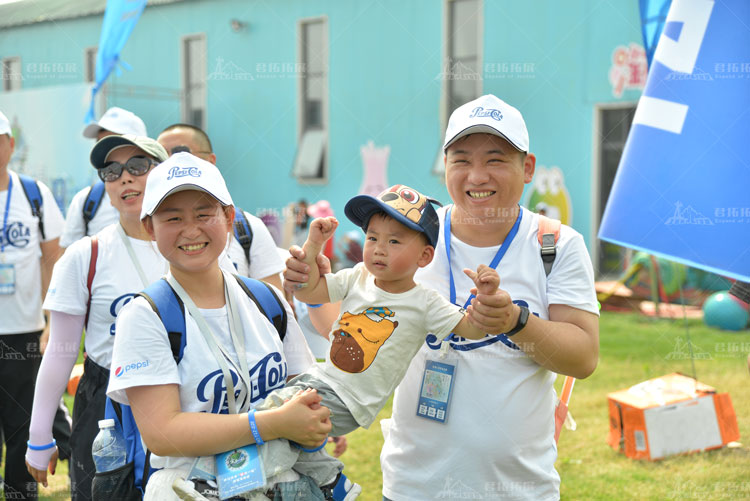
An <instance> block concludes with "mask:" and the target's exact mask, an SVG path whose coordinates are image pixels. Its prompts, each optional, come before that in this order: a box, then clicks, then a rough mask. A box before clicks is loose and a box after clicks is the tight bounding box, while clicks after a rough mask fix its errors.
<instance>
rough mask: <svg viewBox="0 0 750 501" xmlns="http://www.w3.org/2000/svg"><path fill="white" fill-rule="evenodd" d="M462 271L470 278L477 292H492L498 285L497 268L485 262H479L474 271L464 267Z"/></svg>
mask: <svg viewBox="0 0 750 501" xmlns="http://www.w3.org/2000/svg"><path fill="white" fill-rule="evenodd" d="M464 273H466V275H467V276H468V277H469V278H471V279H472V281H473V282H474V285H475V286H476V289H477V292H478V294H487V295H489V294H494V293H495V291H497V288H498V287H499V286H500V275H498V274H497V270H495V269H494V268H490V267H489V266H487V265H485V264H480V265H479V267H478V268H477V271H476V272H475V271H473V270H470V269H468V268H465V269H464Z"/></svg>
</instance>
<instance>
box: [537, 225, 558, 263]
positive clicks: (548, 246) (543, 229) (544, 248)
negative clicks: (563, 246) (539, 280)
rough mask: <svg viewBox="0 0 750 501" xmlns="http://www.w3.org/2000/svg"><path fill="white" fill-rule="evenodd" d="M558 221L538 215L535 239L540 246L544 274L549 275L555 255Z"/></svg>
mask: <svg viewBox="0 0 750 501" xmlns="http://www.w3.org/2000/svg"><path fill="white" fill-rule="evenodd" d="M560 224H561V223H560V221H558V220H557V219H550V218H548V217H546V216H542V215H539V230H538V232H537V240H538V241H539V246H540V247H541V250H540V253H541V255H542V264H543V265H544V274H545V275H547V276H549V274H550V272H551V271H552V265H553V264H555V258H556V257H557V239H558V238H560Z"/></svg>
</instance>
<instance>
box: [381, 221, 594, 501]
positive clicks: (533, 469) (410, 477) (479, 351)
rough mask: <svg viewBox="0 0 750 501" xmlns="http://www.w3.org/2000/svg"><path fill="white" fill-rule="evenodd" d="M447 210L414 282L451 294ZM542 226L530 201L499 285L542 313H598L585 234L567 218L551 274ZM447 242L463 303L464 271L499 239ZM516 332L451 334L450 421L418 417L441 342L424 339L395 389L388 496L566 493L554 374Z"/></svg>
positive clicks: (387, 451) (387, 453)
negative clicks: (520, 344) (559, 467)
mask: <svg viewBox="0 0 750 501" xmlns="http://www.w3.org/2000/svg"><path fill="white" fill-rule="evenodd" d="M445 212H446V208H442V209H440V210H439V211H438V214H439V217H440V223H441V233H440V239H439V244H438V247H437V249H436V252H435V258H434V259H433V261H432V263H430V265H428V266H427V267H426V268H424V269H421V270H419V271H418V272H417V276H416V280H417V281H419V282H420V283H421V284H422V285H424V286H425V287H429V288H432V289H434V290H436V291H438V292H439V293H441V294H443V295H444V296H446V297H448V296H449V287H450V285H449V277H448V275H447V273H446V270H447V269H448V261H447V258H446V251H445V244H444V233H443V230H444V227H443V222H444V218H445ZM537 230H538V218H537V215H536V214H534V213H532V212H529V211H527V210H525V209H524V210H523V217H522V219H521V224H520V228H519V231H518V234H517V235H516V237H515V239H514V240H513V241H512V243H511V244H510V246H509V247H508V250H507V253H506V254H505V256H504V257H503V259H502V260H501V262H500V264H499V265H498V267H497V271H498V274H499V275H500V288H501V289H503V290H505V291H507V292H508V293H509V294H510V297H511V298H512V299H513V301H514V302H517V303H522V304H526V305H527V306H528V308H529V310H530V311H531V312H532V313H533V314H536V315H538V316H539V317H540V318H542V319H548V308H549V305H550V304H565V305H569V306H572V307H574V308H578V309H581V310H585V311H588V312H591V313H595V314H598V308H597V304H596V295H595V292H594V273H593V267H592V265H591V260H590V258H589V255H588V252H587V250H586V247H585V244H584V242H583V238H582V237H581V235H580V234H578V233H577V232H575V231H574V230H573V229H572V228H569V227H567V226H562V228H561V231H560V238H559V240H558V242H557V257H556V259H555V262H554V265H553V268H552V271H551V273H550V275H549V277H546V276H545V273H544V267H543V264H542V260H541V257H540V246H539V243H538V241H537ZM450 246H451V259H450V267H451V270H452V274H453V278H454V280H455V283H456V291H457V303H458V304H460V305H462V306H463V304H464V302H465V301H466V299H467V297H468V295H469V289H471V287H473V282H471V280H470V279H469V278H468V277H467V276H466V275H464V273H463V272H462V269H463V268H472V269H476V267H477V266H478V265H479V264H489V263H490V262H491V260H492V258H493V257H494V256H495V253H496V252H497V250H498V249H499V247H500V246H494V247H486V248H477V247H472V246H469V245H467V244H465V243H463V242H461V241H460V240H458V239H457V238H456V237H453V238H451V240H450ZM512 339H513V338H510V339H509V338H505V337H504V336H488V337H487V338H485V339H483V340H479V341H474V340H470V339H466V340H454V339H453V338H450V340H446V342H448V341H450V342H451V346H452V349H451V350H449V357H451V358H452V359H454V360H458V365H457V368H456V378H455V383H454V384H455V386H454V390H453V395H452V397H451V403H450V407H449V410H448V417H447V421H446V422H445V424H440V423H438V422H435V421H432V420H429V419H424V418H421V417H418V416H417V401H418V397H419V389H420V385H421V383H422V375H423V374H424V367H425V362H426V360H427V359H428V358H433V359H434V357H435V356H436V355H437V353H438V348H439V344H440V343H438V342H437V341H436V340H435V339H434V338H429V339H428V341H427V342H426V343H424V344H422V347H421V348H420V350H419V353H417V356H416V357H415V358H414V360H413V361H412V363H411V365H410V367H409V369H408V371H407V373H406V376H405V377H404V379H403V381H402V382H401V384H400V385H399V387H398V388H397V389H396V393H395V396H394V401H393V419H392V421H391V423H390V429H389V432H388V436H387V438H386V441H385V444H384V446H383V450H382V452H381V457H380V459H381V468H382V470H383V495H385V496H386V497H388V498H390V499H393V500H394V501H401V500H407V499H408V500H433V499H440V498H445V499H456V498H461V499H464V498H465V499H469V498H472V497H473V498H476V499H485V498H487V499H492V498H501V499H528V500H532V499H533V500H541V499H557V498H559V495H560V494H559V484H560V477H559V475H558V474H557V471H555V468H554V463H555V460H556V458H557V447H556V444H555V441H554V436H553V433H554V415H553V413H554V406H555V402H556V396H555V392H554V389H553V387H552V383H553V382H554V380H555V377H556V375H555V374H554V373H552V372H550V371H548V370H547V369H544V368H542V367H541V366H539V365H538V364H537V363H536V362H534V361H533V360H532V359H531V358H529V357H528V356H527V355H526V354H525V353H524V352H523V351H521V350H519V349H517V347H515V345H514V344H513V343H512ZM525 348H527V349H533V347H525Z"/></svg>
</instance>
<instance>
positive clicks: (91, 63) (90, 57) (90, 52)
mask: <svg viewBox="0 0 750 501" xmlns="http://www.w3.org/2000/svg"><path fill="white" fill-rule="evenodd" d="M98 52H99V48H98V47H86V49H85V50H84V51H83V78H84V79H85V81H86V82H88V83H94V82H96V55H97V53H98Z"/></svg>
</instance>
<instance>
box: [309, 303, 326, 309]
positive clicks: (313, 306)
mask: <svg viewBox="0 0 750 501" xmlns="http://www.w3.org/2000/svg"><path fill="white" fill-rule="evenodd" d="M305 304H307V303H305ZM321 306H323V304H308V305H307V307H308V308H320V307H321Z"/></svg>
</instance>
